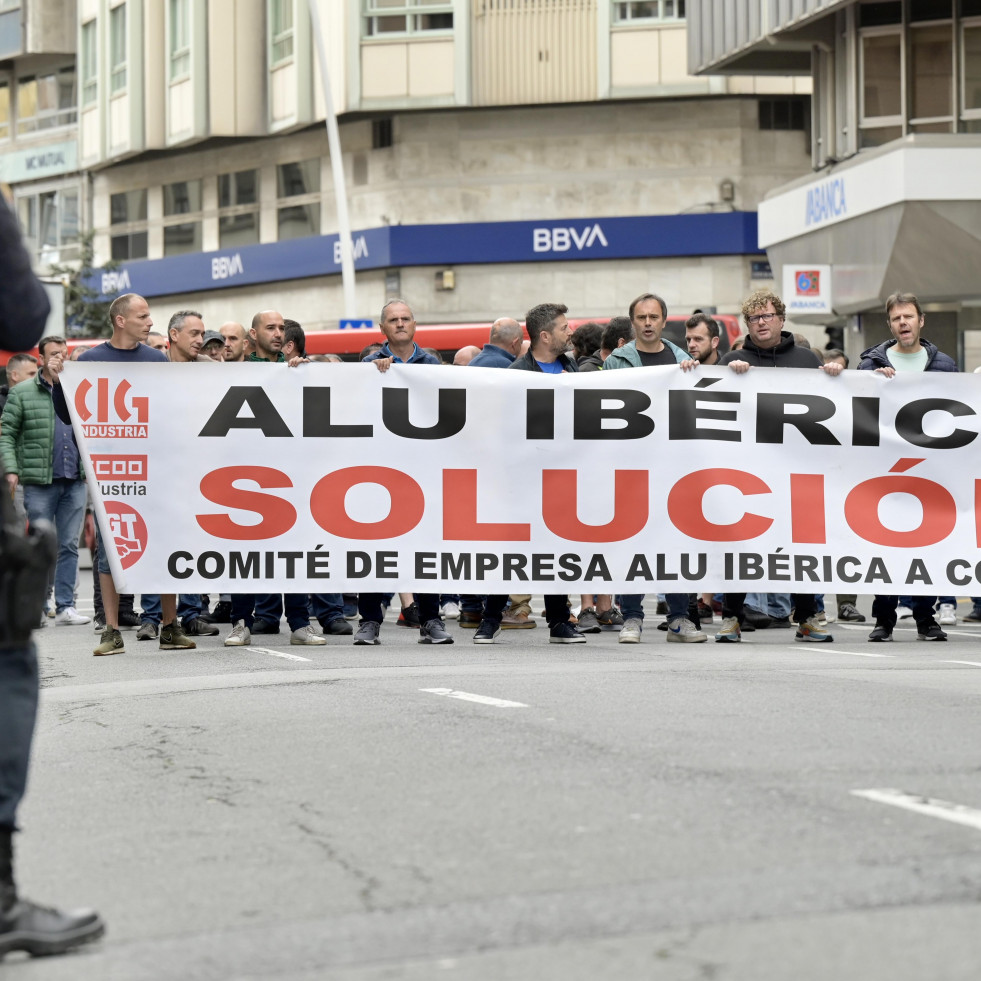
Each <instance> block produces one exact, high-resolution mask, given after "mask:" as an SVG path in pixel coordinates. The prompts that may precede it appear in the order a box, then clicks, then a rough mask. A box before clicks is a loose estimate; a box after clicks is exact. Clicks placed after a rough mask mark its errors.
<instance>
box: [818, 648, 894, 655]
mask: <svg viewBox="0 0 981 981" xmlns="http://www.w3.org/2000/svg"><path fill="white" fill-rule="evenodd" d="M819 653H821V654H850V655H851V656H852V657H896V656H897V655H895V654H873V653H872V652H871V651H839V650H836V649H835V648H833V647H825V648H824V649H823V650H820V651H819Z"/></svg>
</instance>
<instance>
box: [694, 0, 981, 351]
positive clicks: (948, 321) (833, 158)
mask: <svg viewBox="0 0 981 981" xmlns="http://www.w3.org/2000/svg"><path fill="white" fill-rule="evenodd" d="M722 6H723V5H722V4H717V3H714V2H710V0H690V2H689V4H688V9H687V14H688V44H689V64H690V65H691V67H692V70H693V71H694V72H695V73H696V74H704V75H705V76H706V77H715V76H716V75H717V74H718V73H720V72H722V73H728V74H730V75H731V77H739V76H746V77H753V76H754V75H756V74H757V73H759V72H761V71H767V70H769V71H781V72H788V73H796V74H797V75H798V76H799V77H810V78H811V79H812V86H813V96H812V99H813V101H812V140H811V165H812V168H813V172H812V173H811V174H809V175H807V176H804V177H801V178H799V179H796V180H791V181H788V182H787V183H786V184H783V185H781V186H778V187H776V188H773V189H772V190H771V191H770V192H769V194H768V195H767V196H766V198H765V200H763V201H762V202H761V203H760V205H759V244H760V246H761V247H762V248H765V249H766V251H767V255H768V257H769V259H770V262H771V265H772V267H773V268H774V270H775V271H776V273H777V275H778V276H779V275H780V270H781V269H784V270H787V269H790V270H792V271H793V270H795V269H796V270H802V269H808V268H810V269H823V270H826V271H827V274H828V275H827V297H826V298H827V301H828V303H829V304H830V308H831V309H832V310H833V311H834V313H835V314H837V315H838V316H839V322H841V323H845V324H847V325H849V326H850V327H851V328H852V332H853V333H855V334H857V336H858V338H861V336H862V331H863V329H864V332H865V333H868V335H869V339H870V340H874V339H876V338H878V337H880V336H881V335H882V333H883V331H884V330H885V326H884V324H885V321H884V316H883V301H884V300H885V298H886V297H887V296H888V295H889V294H890V293H891V292H893V291H895V290H897V289H902V290H908V291H912V292H914V293H916V294H917V295H918V296H919V297H920V299H921V300H922V301H923V302H924V303H925V304H926V305H927V334H928V336H929V337H930V339H931V340H933V341H934V342H936V343H938V344H939V346H940V347H941V348H942V349H943V350H947V351H950V352H951V353H954V352H958V353H959V355H960V358H961V363H962V365H964V366H965V367H966V368H967V369H968V370H970V369H973V368H974V367H975V366H977V365H978V364H981V333H979V331H981V314H979V310H981V285H979V281H978V277H977V275H976V270H977V268H978V263H979V260H981V0H884V2H883V0H876V2H872V0H868V2H866V0H733V2H731V3H727V4H725V11H724V12H723V11H722V9H721V8H722ZM815 316H816V317H817V318H820V319H827V315H826V314H823V313H822V314H816V315H815ZM859 344H860V339H857V340H856V341H855V345H856V346H858V345H859Z"/></svg>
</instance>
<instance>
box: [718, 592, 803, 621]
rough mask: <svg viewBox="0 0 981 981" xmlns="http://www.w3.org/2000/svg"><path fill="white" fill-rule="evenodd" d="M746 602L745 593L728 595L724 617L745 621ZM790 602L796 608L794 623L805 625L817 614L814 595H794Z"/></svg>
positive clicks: (724, 604) (723, 612) (723, 611)
mask: <svg viewBox="0 0 981 981" xmlns="http://www.w3.org/2000/svg"><path fill="white" fill-rule="evenodd" d="M745 602H746V594H745V593H726V594H725V596H723V597H722V615H723V616H724V617H737V618H738V619H739V622H740V623H741V622H742V619H743V604H744V603H745ZM790 602H791V603H792V604H793V607H794V623H803V622H804V621H805V620H810V618H811V617H812V616H814V614H815V613H816V612H817V606H816V605H815V603H814V594H813V593H792V594H791V596H790Z"/></svg>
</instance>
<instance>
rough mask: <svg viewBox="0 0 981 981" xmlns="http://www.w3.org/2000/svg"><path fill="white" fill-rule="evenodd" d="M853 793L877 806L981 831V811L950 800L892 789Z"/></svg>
mask: <svg viewBox="0 0 981 981" xmlns="http://www.w3.org/2000/svg"><path fill="white" fill-rule="evenodd" d="M851 793H852V794H853V795H854V796H855V797H864V798H865V799H866V800H871V801H875V802H876V803H877V804H888V805H890V806H891V807H901V808H903V809H904V810H907V811H915V812H916V813H917V814H925V815H926V816H927V817H935V818H940V819H941V820H942V821H951V822H953V823H954V824H963V825H966V826H967V827H969V828H976V829H977V830H978V831H981V811H979V810H977V809H976V808H973V807H965V806H964V805H963V804H954V803H952V802H951V801H949V800H939V799H938V798H936V797H922V796H920V795H919V794H910V793H908V792H906V791H905V790H893V789H892V788H888V789H882V790H874V789H873V790H852V791H851Z"/></svg>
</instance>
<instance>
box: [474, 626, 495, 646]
mask: <svg viewBox="0 0 981 981" xmlns="http://www.w3.org/2000/svg"><path fill="white" fill-rule="evenodd" d="M500 632H501V623H500V621H499V620H481V621H480V626H479V627H478V628H477V631H476V633H474V635H473V642H474V643H475V644H493V643H494V641H495V639H496V638H497V636H498V635H499V634H500Z"/></svg>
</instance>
